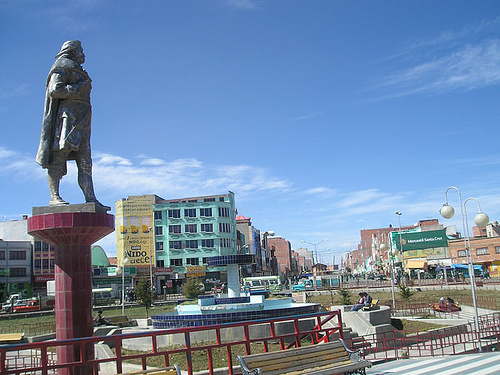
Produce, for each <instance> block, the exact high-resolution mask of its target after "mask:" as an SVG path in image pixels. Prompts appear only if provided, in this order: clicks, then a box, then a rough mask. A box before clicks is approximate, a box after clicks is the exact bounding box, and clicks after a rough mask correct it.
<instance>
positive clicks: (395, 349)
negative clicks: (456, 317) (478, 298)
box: [345, 313, 500, 361]
mask: <svg viewBox="0 0 500 375" xmlns="http://www.w3.org/2000/svg"><path fill="white" fill-rule="evenodd" d="M345 341H346V344H347V345H348V346H351V347H352V348H359V349H362V350H363V353H364V357H365V358H366V359H369V360H371V361H388V360H393V359H399V358H411V357H426V356H432V357H434V356H442V355H453V354H463V353H469V352H478V351H479V345H478V343H479V342H481V350H482V351H483V352H486V351H496V350H499V349H500V313H493V314H489V315H483V316H480V317H479V334H478V331H477V330H476V328H475V324H474V323H473V322H470V323H467V324H462V325H457V326H452V327H445V328H439V329H435V330H431V331H425V332H420V333H417V334H413V335H403V334H401V333H400V332H398V331H393V332H385V333H379V334H373V335H367V336H362V337H356V338H352V339H346V340H345Z"/></svg>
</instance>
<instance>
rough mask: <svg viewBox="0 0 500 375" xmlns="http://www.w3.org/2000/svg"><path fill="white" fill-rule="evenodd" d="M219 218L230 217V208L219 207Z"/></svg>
mask: <svg viewBox="0 0 500 375" xmlns="http://www.w3.org/2000/svg"><path fill="white" fill-rule="evenodd" d="M219 216H220V217H229V208H227V207H219Z"/></svg>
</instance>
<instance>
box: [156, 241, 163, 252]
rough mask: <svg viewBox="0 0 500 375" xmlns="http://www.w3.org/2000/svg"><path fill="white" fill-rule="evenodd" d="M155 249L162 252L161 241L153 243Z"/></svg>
mask: <svg viewBox="0 0 500 375" xmlns="http://www.w3.org/2000/svg"><path fill="white" fill-rule="evenodd" d="M155 249H156V250H157V251H163V241H158V242H155Z"/></svg>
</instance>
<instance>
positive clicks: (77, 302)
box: [28, 205, 114, 374]
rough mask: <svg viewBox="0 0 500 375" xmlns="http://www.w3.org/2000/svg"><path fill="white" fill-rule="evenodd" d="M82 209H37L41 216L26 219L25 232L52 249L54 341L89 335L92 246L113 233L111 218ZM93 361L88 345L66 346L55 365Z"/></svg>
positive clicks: (86, 370)
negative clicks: (53, 268) (53, 260)
mask: <svg viewBox="0 0 500 375" xmlns="http://www.w3.org/2000/svg"><path fill="white" fill-rule="evenodd" d="M72 206H75V207H73V208H74V212H72V211H71V208H72ZM82 206H86V205H68V206H63V207H60V206H57V207H51V206H49V207H37V208H34V210H33V211H34V212H37V213H40V212H44V213H43V214H38V215H36V216H33V217H31V218H29V219H28V233H29V234H31V235H32V236H34V237H37V238H39V239H42V240H43V241H45V242H48V243H50V244H52V245H54V247H55V287H56V296H55V313H56V339H57V340H65V339H73V338H79V337H90V336H92V334H93V321H92V254H91V245H92V244H93V243H94V242H96V241H98V240H99V239H101V238H103V237H104V236H106V235H107V234H109V233H111V232H113V230H114V216H113V215H109V214H107V213H106V212H91V211H92V208H91V207H90V212H88V211H87V212H82ZM86 208H87V209H89V206H87V207H86ZM93 358H94V351H93V347H92V346H91V345H89V347H87V348H85V349H84V348H80V347H79V346H76V345H75V346H73V345H67V346H66V345H65V346H61V347H58V350H57V362H58V364H64V363H68V362H75V361H76V362H79V361H83V362H85V361H87V360H89V359H93ZM60 373H63V374H70V373H71V374H88V373H91V369H89V368H86V367H85V366H79V367H77V368H74V369H73V370H71V371H70V369H64V370H63V371H61V372H60Z"/></svg>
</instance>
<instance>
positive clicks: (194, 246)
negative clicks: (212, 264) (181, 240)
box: [186, 240, 198, 249]
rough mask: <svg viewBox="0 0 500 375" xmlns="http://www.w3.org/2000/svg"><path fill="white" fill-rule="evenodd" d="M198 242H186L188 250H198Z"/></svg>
mask: <svg viewBox="0 0 500 375" xmlns="http://www.w3.org/2000/svg"><path fill="white" fill-rule="evenodd" d="M197 248H198V240H186V249H197Z"/></svg>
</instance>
